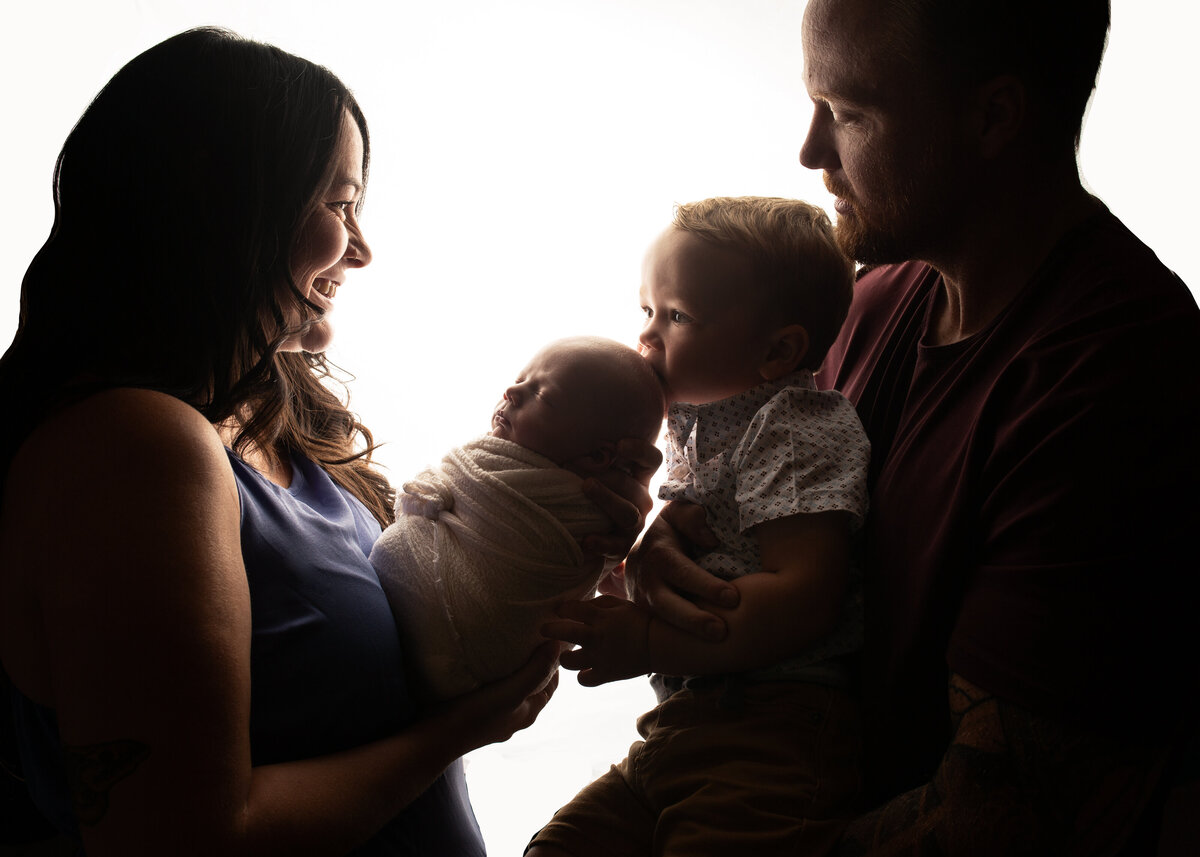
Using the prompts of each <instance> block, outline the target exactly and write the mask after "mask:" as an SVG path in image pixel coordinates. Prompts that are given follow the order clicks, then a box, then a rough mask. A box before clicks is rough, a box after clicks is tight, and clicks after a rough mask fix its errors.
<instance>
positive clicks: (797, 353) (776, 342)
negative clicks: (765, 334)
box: [758, 324, 808, 381]
mask: <svg viewBox="0 0 1200 857" xmlns="http://www.w3.org/2000/svg"><path fill="white" fill-rule="evenodd" d="M806 354H808V331H807V330H805V329H804V326H803V325H799V324H789V325H787V326H786V327H781V328H779V329H778V330H776V331H775V332H774V333H772V334H771V339H770V348H769V349H768V351H767V359H766V360H765V361H764V362H763V364H762V366H760V367H759V370H758V371H759V373H760V374H761V375H762V376H763V380H766V381H774V380H776V379H778V378H782V377H783V376H784V375H786V374H788V373H789V372H794V371H795V370H796V367H797V366H799V365H800V364H801V363H802V362H803V360H804V356H805V355H806Z"/></svg>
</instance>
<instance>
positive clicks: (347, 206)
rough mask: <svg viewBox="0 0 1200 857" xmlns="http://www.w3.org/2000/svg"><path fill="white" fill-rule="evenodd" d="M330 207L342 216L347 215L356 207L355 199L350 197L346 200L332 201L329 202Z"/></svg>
mask: <svg viewBox="0 0 1200 857" xmlns="http://www.w3.org/2000/svg"><path fill="white" fill-rule="evenodd" d="M329 207H330V208H332V209H333V210H334V211H336V212H337V213H338V214H340V215H341V216H342V217H346V216H347V215H348V214H349V213H350V210H351V209H352V208H353V207H354V200H349V199H348V200H346V201H345V202H331V203H329Z"/></svg>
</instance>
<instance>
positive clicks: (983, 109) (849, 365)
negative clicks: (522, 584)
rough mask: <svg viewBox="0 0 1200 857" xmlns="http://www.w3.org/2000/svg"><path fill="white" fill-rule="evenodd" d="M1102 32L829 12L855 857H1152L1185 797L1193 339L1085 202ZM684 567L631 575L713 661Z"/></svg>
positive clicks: (1193, 508)
mask: <svg viewBox="0 0 1200 857" xmlns="http://www.w3.org/2000/svg"><path fill="white" fill-rule="evenodd" d="M1108 24H1109V4H1108V2H1107V0H1059V2H1056V3H1044V2H1041V0H1003V2H999V0H971V1H970V2H968V0H810V3H809V6H808V9H807V11H806V15H805V23H804V32H803V46H804V59H805V72H804V73H805V84H806V86H807V89H808V91H809V95H810V97H811V98H812V101H813V104H814V112H813V118H812V124H811V127H810V130H809V133H808V137H807V139H806V140H805V142H804V145H803V147H802V149H801V153H800V160H801V162H802V163H803V164H804V165H805V166H806V167H809V168H811V169H819V170H822V171H823V172H824V175H825V180H826V184H827V186H828V187H829V189H830V191H831V192H832V193H833V194H834V195H835V196H836V201H835V204H834V208H835V210H836V212H837V214H838V225H837V230H838V237H839V242H840V243H841V245H842V247H843V249H844V250H845V251H846V252H847V253H848V254H849V255H851V256H852V257H854V258H855V259H856V260H858V261H859V262H861V263H863V264H864V268H863V273H861V274H860V277H859V282H858V285H857V288H856V295H855V301H854V305H853V306H852V308H851V311H850V316H849V319H848V320H847V323H846V326H845V327H844V328H843V331H842V335H841V337H840V338H839V340H838V342H837V343H836V344H835V345H834V347H833V349H832V350H831V351H830V353H829V357H828V359H827V360H826V362H825V364H824V366H823V369H822V377H823V383H824V384H825V385H826V386H829V387H832V388H835V389H838V390H840V391H842V392H843V393H845V394H846V395H847V397H848V398H849V399H850V400H851V401H852V402H854V403H855V405H856V406H857V408H858V411H859V415H860V417H861V419H862V422H863V424H864V426H865V427H866V429H867V433H868V435H869V437H870V439H871V443H872V448H873V456H872V465H871V490H872V494H871V514H870V520H869V523H868V529H867V539H866V545H865V554H864V561H865V575H866V580H867V586H868V589H867V592H866V599H867V602H866V609H867V641H866V648H865V650H864V657H863V663H862V686H863V694H864V702H865V704H866V706H867V708H866V712H867V719H868V733H867V736H866V738H867V745H866V746H867V756H866V767H867V771H868V775H867V782H866V793H865V800H864V811H865V813H866V814H864V815H863V816H861V817H860V818H858V819H857V820H855V821H854V822H853V823H851V824H850V826H849V828H848V829H847V831H846V834H845V837H844V841H843V851H844V853H866V852H870V853H893V852H894V853H906V854H907V853H914V854H916V853H920V854H971V855H982V854H997V855H1008V854H1017V853H1021V854H1026V853H1029V854H1068V853H1070V854H1101V853H1103V854H1121V855H1135V854H1148V853H1150V854H1152V853H1155V847H1156V841H1157V840H1158V839H1159V836H1160V830H1163V829H1164V824H1163V819H1164V816H1165V817H1167V818H1168V819H1170V818H1172V817H1178V816H1172V815H1171V812H1170V811H1169V810H1170V808H1172V807H1174V808H1175V809H1178V805H1177V802H1178V801H1180V800H1182V799H1186V798H1184V797H1183V796H1184V795H1186V794H1188V792H1187V791H1186V788H1185V787H1183V786H1179V783H1180V782H1181V781H1183V780H1185V779H1186V777H1187V775H1188V774H1189V773H1191V772H1194V770H1195V765H1196V762H1195V761H1194V758H1195V757H1194V755H1191V754H1194V752H1195V747H1196V743H1195V740H1194V735H1193V736H1190V737H1192V739H1193V740H1192V741H1191V742H1189V732H1190V733H1194V732H1195V731H1196V727H1195V724H1196V723H1197V722H1198V721H1197V717H1196V697H1197V693H1196V685H1197V668H1196V663H1197V660H1198V656H1200V652H1198V647H1197V643H1196V639H1195V635H1193V634H1191V633H1189V632H1188V631H1187V630H1186V629H1187V628H1188V627H1189V626H1190V625H1191V622H1190V621H1188V619H1189V617H1188V615H1187V611H1190V610H1193V609H1194V606H1195V604H1196V603H1197V599H1196V594H1197V587H1196V584H1195V582H1194V581H1195V577H1196V574H1195V569H1196V567H1197V561H1196V551H1195V549H1194V547H1193V543H1192V540H1193V537H1194V534H1195V533H1196V532H1200V513H1198V508H1200V507H1198V504H1197V501H1196V499H1195V486H1196V485H1197V483H1198V482H1200V444H1198V443H1197V438H1198V437H1200V415H1198V404H1197V403H1198V402H1200V383H1198V380H1197V372H1196V370H1197V368H1200V311H1198V310H1197V307H1196V304H1195V300H1194V298H1193V297H1192V296H1191V295H1190V293H1189V292H1188V290H1187V288H1186V287H1185V286H1184V284H1183V283H1182V282H1180V281H1179V279H1178V278H1177V277H1175V276H1174V275H1173V274H1172V273H1171V272H1170V271H1168V270H1167V269H1166V268H1165V267H1164V266H1163V265H1162V264H1161V263H1160V262H1159V260H1158V259H1157V258H1156V257H1155V255H1154V254H1153V252H1152V251H1151V250H1149V249H1148V248H1147V247H1146V246H1145V245H1144V244H1142V243H1141V242H1140V241H1139V240H1138V239H1137V238H1136V237H1135V236H1134V235H1132V234H1131V233H1130V232H1129V231H1128V230H1126V229H1125V227H1124V226H1123V225H1122V224H1121V223H1120V221H1119V220H1117V218H1116V217H1114V216H1113V215H1112V214H1111V213H1110V212H1109V211H1108V210H1107V208H1106V207H1105V206H1104V204H1103V203H1101V202H1100V201H1099V200H1098V199H1096V198H1095V197H1093V196H1092V195H1091V194H1089V193H1088V192H1087V191H1086V190H1085V189H1084V187H1083V185H1082V183H1081V181H1080V178H1079V171H1078V166H1077V153H1078V144H1079V134H1080V129H1081V125H1082V120H1083V116H1084V112H1085V108H1086V105H1087V102H1088V99H1089V97H1090V95H1091V92H1092V89H1093V88H1094V86H1095V79H1096V74H1097V71H1098V67H1099V64H1100V58H1101V56H1102V54H1103V50H1104V45H1105V41H1106V38H1107V32H1108ZM669 517H671V518H672V520H674V521H675V522H676V525H677V526H680V527H681V529H683V530H684V531H685V532H687V531H689V530H690V528H689V527H688V526H686V525H683V524H681V523H680V520H681V519H682V518H684V517H685V516H684V515H683V514H682V512H679V511H675V512H672V513H670V515H669ZM691 534H692V535H693V537H694V538H693V541H696V540H697V538H695V537H696V533H695V532H694V529H692V530H691ZM683 556H684V554H683V550H682V545H681V543H680V539H679V537H678V536H677V535H676V534H675V533H674V532H673V531H672V530H671V529H670V527H668V526H667V525H666V524H665V523H664V522H663V521H661V520H660V521H658V522H656V523H655V525H654V526H653V527H652V528H651V530H650V531H649V532H648V533H647V535H646V537H645V538H644V539H643V543H642V547H641V549H640V550H639V552H638V554H637V555H635V557H633V558H632V559H631V562H630V568H629V576H630V578H631V579H633V580H634V583H635V588H638V589H639V590H640V591H639V597H641V598H644V599H645V600H647V601H648V602H650V603H652V604H653V605H654V606H655V608H656V609H657V610H658V611H659V612H660V614H663V615H667V616H671V617H673V618H672V620H673V621H675V622H677V623H678V624H680V625H681V626H686V627H690V628H693V629H697V631H698V630H699V629H700V628H702V627H703V625H704V623H705V622H708V623H711V622H712V616H711V615H710V614H708V613H706V612H704V611H703V610H702V606H703V601H704V600H709V601H712V602H714V603H718V602H719V599H720V597H721V595H722V589H721V587H720V586H719V585H715V584H713V583H712V582H711V581H707V582H706V581H702V580H701V579H700V578H699V577H698V576H695V575H694V574H693V573H692V571H691V569H690V568H689V566H688V564H687V563H686V561H685V560H684V558H683ZM667 582H669V583H670V584H671V585H672V586H673V587H674V590H672V589H669V588H668V586H667ZM677 590H682V591H684V592H687V593H689V594H690V596H691V597H692V599H693V601H695V602H697V603H693V602H691V601H687V600H684V599H680V598H679V597H678V596H677V595H675V594H674V592H675V591H677ZM1189 766H1192V767H1191V771H1189ZM1193 775H1194V773H1193ZM1190 794H1192V795H1193V796H1194V795H1195V794H1196V792H1195V788H1194V786H1193V787H1192V791H1191V792H1190ZM1193 799H1194V797H1193ZM1164 807H1166V808H1168V811H1167V812H1164ZM1192 809H1193V810H1194V809H1195V807H1194V806H1192ZM1191 815H1192V817H1193V818H1194V817H1195V814H1194V812H1193V813H1191ZM1168 829H1169V828H1168ZM1171 835H1172V836H1173V835H1177V833H1172V834H1171ZM1168 839H1169V837H1168ZM1161 844H1162V845H1163V846H1164V847H1165V846H1166V845H1167V839H1164V840H1163V841H1162V843H1161ZM1179 853H1182V852H1179Z"/></svg>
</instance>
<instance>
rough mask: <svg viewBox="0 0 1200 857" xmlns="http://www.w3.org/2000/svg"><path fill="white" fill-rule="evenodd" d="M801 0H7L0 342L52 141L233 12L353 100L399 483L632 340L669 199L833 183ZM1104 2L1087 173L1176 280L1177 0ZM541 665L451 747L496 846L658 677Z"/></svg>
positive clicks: (348, 303)
mask: <svg viewBox="0 0 1200 857" xmlns="http://www.w3.org/2000/svg"><path fill="white" fill-rule="evenodd" d="M803 5H804V4H803V2H802V0H641V1H640V2H638V0H558V2H551V1H550V0H507V2H487V0H445V2H420V3H417V2H405V1H404V0H402V2H384V0H376V2H352V0H348V1H347V2H343V3H340V4H336V5H335V4H330V3H318V2H312V0H303V1H302V2H298V0H259V2H235V0H186V2H185V0H77V2H69V0H40V2H37V3H33V2H21V3H20V4H19V5H18V4H17V3H7V4H6V6H5V11H4V13H3V15H4V27H3V35H2V36H0V45H2V47H3V50H0V79H2V80H4V81H5V83H4V93H5V113H6V115H7V116H8V120H7V121H8V125H7V131H6V132H5V133H4V142H3V144H2V146H3V148H2V150H0V151H2V152H3V156H4V157H3V163H4V166H5V182H4V184H5V187H6V188H7V191H6V192H7V194H8V196H7V200H8V202H7V203H6V204H5V205H3V206H0V242H2V244H0V250H2V253H0V265H2V266H3V267H2V271H3V273H2V276H0V346H3V345H5V344H6V343H7V342H8V340H9V339H10V338H11V334H12V331H13V330H14V329H15V326H16V317H17V300H18V293H19V287H20V280H21V276H22V275H23V273H24V270H25V267H26V265H27V264H28V262H29V260H30V258H31V257H32V256H33V254H34V253H35V252H36V250H37V248H38V247H39V246H40V245H41V242H42V241H43V240H44V239H45V236H46V235H47V233H48V231H49V228H50V224H51V221H52V216H53V209H52V205H51V199H50V176H51V171H52V169H53V164H54V158H55V155H56V154H57V151H58V148H59V146H60V145H61V143H62V140H63V139H64V137H65V136H66V134H67V132H68V131H69V130H70V128H71V125H72V124H73V123H74V121H75V120H76V118H78V115H79V114H80V113H81V112H82V110H83V109H84V107H86V105H87V103H88V101H89V99H90V98H91V97H92V96H93V95H94V94H95V92H96V91H97V90H98V89H99V87H100V86H101V85H102V84H103V82H104V81H105V80H107V78H108V77H109V76H110V75H111V74H112V73H113V72H115V71H116V70H117V69H118V68H119V67H120V66H121V65H122V64H123V63H124V62H125V61H127V60H128V59H130V58H131V57H133V56H134V55H135V54H136V53H138V52H140V51H141V50H143V49H144V48H146V47H148V46H150V45H151V44H153V43H155V42H157V41H159V40H161V39H162V38H165V37H167V36H169V35H172V34H174V33H176V32H178V31H180V30H183V29H186V28H188V27H191V26H196V25H200V24H220V25H223V26H227V27H230V28H232V29H234V30H237V31H239V32H241V33H242V34H243V35H247V36H251V37H254V38H258V39H262V40H265V41H269V42H274V43H276V44H278V45H280V46H281V47H283V48H285V49H287V50H289V51H291V52H293V53H297V54H300V55H301V56H305V57H307V58H309V59H312V60H314V61H317V62H320V63H322V64H325V65H327V66H329V67H330V68H332V69H333V70H334V71H335V72H336V73H337V74H338V75H339V76H340V77H341V78H342V79H343V80H344V81H345V82H346V83H347V84H348V85H349V86H350V87H351V88H352V89H353V90H355V92H356V93H357V95H358V96H359V99H360V101H361V103H362V105H363V108H364V110H365V111H366V113H367V117H368V120H369V123H370V126H371V132H372V140H371V144H372V150H373V151H372V164H371V180H370V189H369V192H368V204H367V208H366V212H365V221H364V228H365V230H366V233H367V237H368V240H369V241H370V242H371V244H372V245H373V249H374V251H375V262H374V263H373V264H372V265H371V267H370V268H368V269H366V270H364V271H359V272H355V273H354V274H353V275H352V276H351V278H350V280H349V281H348V283H347V284H346V285H345V286H344V287H343V289H342V290H341V292H340V293H339V295H338V311H337V315H336V320H337V325H338V341H337V345H336V346H335V349H334V351H333V352H332V356H333V357H334V359H335V360H336V361H337V362H338V363H339V364H340V365H342V366H344V367H346V369H347V370H349V371H352V372H353V373H355V375H356V376H357V377H356V380H355V381H354V383H353V386H352V390H353V407H354V408H355V410H357V411H358V412H359V413H360V414H361V415H362V416H363V418H364V420H365V421H366V422H367V423H368V425H370V427H371V428H372V429H373V431H374V432H375V434H376V437H377V438H378V439H381V440H386V441H388V445H387V447H385V449H384V451H383V453H382V455H381V459H382V461H383V462H384V463H385V464H386V465H387V466H388V468H389V470H390V475H391V478H392V479H393V481H394V482H400V481H403V480H404V479H405V478H407V477H408V476H409V475H410V474H412V473H413V472H415V471H416V470H417V469H419V468H420V467H422V466H424V465H425V464H427V463H429V462H432V461H434V460H436V459H437V458H439V457H440V456H441V454H442V453H443V452H444V451H445V450H446V449H447V448H448V447H450V446H452V445H454V444H457V443H461V442H462V441H464V440H466V439H468V438H469V437H471V436H473V435H475V434H478V433H481V432H483V431H484V430H486V428H487V423H488V418H489V414H490V410H491V406H492V404H493V403H494V402H495V400H496V399H497V398H498V396H499V393H500V391H501V390H502V389H503V387H504V385H505V384H506V383H508V382H509V381H510V380H511V378H512V376H513V375H514V373H515V372H517V371H518V370H519V369H520V368H521V366H522V365H523V364H524V362H525V361H526V360H527V359H528V357H529V356H531V354H532V353H533V352H534V351H535V350H537V348H538V347H539V346H540V345H542V344H544V343H545V342H547V341H549V340H551V339H555V338H558V337H561V336H566V335H571V334H576V333H594V334H600V335H606V336H610V337H613V338H615V339H620V340H623V341H626V342H630V343H632V342H633V341H634V339H635V338H636V335H637V332H638V329H639V327H640V323H641V313H640V311H639V309H638V304H637V298H636V294H637V287H638V272H639V265H640V262H641V257H642V253H643V252H644V250H645V247H646V246H647V244H648V243H649V242H650V240H651V239H652V238H653V237H654V236H655V234H656V233H657V232H658V230H660V229H661V228H662V227H663V226H665V224H666V223H667V221H668V220H669V218H670V215H671V207H672V204H673V203H675V202H684V201H688V200H693V199H698V198H701V197H705V196H714V195H726V194H728V195H740V194H762V195H774V196H798V197H804V198H808V199H810V200H813V201H818V202H820V203H822V204H825V205H828V202H829V198H828V194H827V193H826V192H825V190H824V188H823V187H822V185H821V182H820V178H819V176H817V175H816V174H811V173H809V172H807V171H806V170H804V169H802V168H801V167H800V166H799V164H798V162H797V152H798V150H799V147H800V143H801V141H802V139H803V136H804V131H805V128H806V125H807V120H808V116H809V102H808V100H807V98H806V97H805V93H804V87H803V84H802V79H801V68H802V58H801V55H800V20H801V15H802V12H803ZM1113 5H1114V9H1113V32H1112V35H1111V38H1110V43H1109V49H1108V53H1107V58H1106V60H1105V64H1104V67H1103V69H1102V72H1101V77H1100V87H1099V93H1098V95H1097V96H1096V98H1095V100H1094V102H1093V105H1092V110H1091V114H1090V118H1089V120H1088V125H1087V128H1086V130H1085V134H1084V144H1083V151H1082V164H1083V172H1084V175H1085V177H1086V179H1087V181H1088V183H1089V185H1090V186H1091V187H1092V188H1093V189H1094V191H1095V192H1096V193H1097V194H1098V195H1099V196H1100V197H1101V198H1103V199H1104V200H1105V201H1106V202H1108V204H1109V205H1110V207H1112V208H1113V210H1114V211H1116V213H1117V214H1118V215H1119V216H1120V217H1122V218H1123V219H1124V220H1125V222H1126V223H1127V224H1128V225H1129V226H1130V227H1131V228H1132V229H1133V230H1134V231H1135V232H1137V233H1138V234H1139V235H1140V236H1141V237H1142V238H1143V239H1144V240H1145V241H1146V242H1147V243H1148V244H1150V245H1151V246H1152V247H1154V248H1155V249H1156V250H1157V252H1158V253H1159V255H1160V257H1161V258H1162V259H1163V260H1164V261H1165V262H1166V263H1167V264H1168V265H1170V266H1171V267H1172V268H1174V269H1175V270H1176V271H1177V272H1178V273H1179V274H1180V275H1181V276H1182V277H1183V278H1184V280H1185V281H1186V282H1188V283H1189V284H1190V285H1191V286H1192V288H1193V290H1194V291H1195V290H1196V289H1197V287H1200V262H1198V261H1197V258H1196V254H1195V253H1194V249H1193V248H1194V244H1195V242H1196V240H1197V227H1198V226H1200V218H1198V217H1197V216H1196V214H1195V204H1196V199H1197V196H1198V195H1200V171H1198V169H1197V165H1196V158H1195V155H1194V152H1195V151H1196V145H1197V139H1196V138H1197V131H1198V130H1200V127H1198V122H1197V117H1196V114H1195V108H1194V105H1195V104H1196V98H1197V85H1198V84H1200V74H1197V71H1196V63H1195V61H1194V58H1193V57H1192V51H1193V50H1194V33H1195V29H1194V28H1193V27H1192V26H1190V25H1191V24H1194V23H1195V20H1196V13H1194V12H1193V11H1192V10H1191V8H1190V4H1186V3H1181V2H1179V0H1114V2H1113ZM237 204H238V201H237V200H230V205H231V206H234V205H237ZM1137 358H1138V355H1136V354H1133V355H1130V359H1131V360H1136V359H1137ZM1160 368H1163V367H1147V371H1157V370H1159V369H1160ZM1196 370H1197V367H1178V369H1177V370H1176V371H1196ZM1168 371H1170V370H1169V369H1168ZM563 679H564V681H563V686H562V689H561V690H560V691H559V694H558V696H557V697H556V698H555V700H554V701H553V702H552V704H551V706H550V707H549V708H548V709H547V710H546V712H545V713H544V714H543V715H542V717H541V719H540V720H539V721H538V723H537V724H535V725H534V727H533V728H531V729H530V730H528V731H527V732H525V733H522V734H521V735H518V736H517V737H516V738H514V739H513V740H512V741H510V742H509V743H508V744H506V745H503V746H498V747H491V748H486V749H484V750H481V751H479V752H477V753H475V754H472V756H471V757H470V758H469V759H468V765H469V768H468V770H469V774H468V775H469V777H470V781H471V788H472V793H473V798H474V803H475V806H476V811H477V813H478V816H479V819H480V822H481V824H482V826H483V829H484V834H485V837H486V838H487V840H488V844H489V848H490V850H491V853H492V854H493V855H511V854H519V853H520V851H521V848H522V847H523V845H524V843H525V841H526V840H527V838H528V836H529V835H530V834H531V833H532V832H533V831H534V830H535V829H536V828H537V827H538V826H539V825H540V824H541V823H542V822H543V821H544V820H545V819H546V818H548V817H549V815H550V814H551V813H552V812H553V810H554V809H556V808H557V807H558V806H559V805H560V804H561V803H562V802H564V801H565V800H567V799H568V798H569V797H570V796H571V795H572V794H573V793H574V791H575V790H576V789H577V788H578V787H579V786H581V785H583V784H585V783H586V782H588V781H589V780H590V779H592V778H593V777H594V776H595V775H597V774H598V773H600V772H601V771H603V770H605V769H607V766H608V765H609V764H610V763H611V762H613V761H616V760H617V759H619V758H620V757H621V756H622V755H623V754H624V752H625V749H626V748H627V746H628V744H629V742H630V741H631V740H633V739H634V737H636V736H635V734H634V731H633V722H634V719H635V717H636V715H637V714H638V713H640V712H641V711H642V710H644V709H646V708H648V707H649V706H650V705H651V703H652V696H651V694H650V692H649V690H648V689H647V688H646V687H645V685H644V683H643V682H640V681H634V682H626V683H624V684H623V685H616V686H610V687H607V688H602V689H596V690H583V689H580V688H578V686H577V685H575V683H574V681H573V676H572V675H570V674H564V676H563Z"/></svg>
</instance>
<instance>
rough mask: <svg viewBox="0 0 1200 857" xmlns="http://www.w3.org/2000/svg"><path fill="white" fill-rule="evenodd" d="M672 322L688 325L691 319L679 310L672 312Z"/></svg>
mask: <svg viewBox="0 0 1200 857" xmlns="http://www.w3.org/2000/svg"><path fill="white" fill-rule="evenodd" d="M671 321H673V322H674V323H675V324H687V323H688V322H689V321H691V319H690V318H689V317H688V316H686V315H684V314H683V313H681V312H680V311H679V310H677V309H673V310H671Z"/></svg>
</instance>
